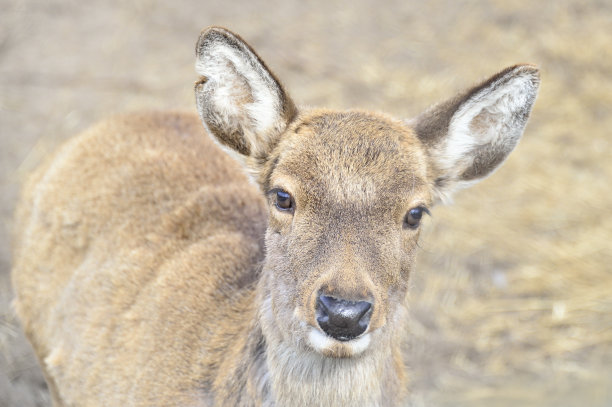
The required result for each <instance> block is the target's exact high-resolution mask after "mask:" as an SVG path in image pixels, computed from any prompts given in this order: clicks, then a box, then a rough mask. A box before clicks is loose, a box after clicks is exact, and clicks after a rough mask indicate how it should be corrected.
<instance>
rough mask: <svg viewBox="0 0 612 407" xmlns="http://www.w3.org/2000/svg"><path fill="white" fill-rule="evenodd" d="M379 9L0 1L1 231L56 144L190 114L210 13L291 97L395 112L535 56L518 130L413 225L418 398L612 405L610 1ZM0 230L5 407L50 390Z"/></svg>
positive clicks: (389, 5) (413, 351)
mask: <svg viewBox="0 0 612 407" xmlns="http://www.w3.org/2000/svg"><path fill="white" fill-rule="evenodd" d="M171 4H172V5H171ZM381 4H382V3H380V2H375V1H367V0H355V1H350V2H349V1H341V2H325V1H323V0H321V1H313V2H275V3H274V4H272V3H261V4H255V3H253V2H246V1H245V2H232V3H228V2H221V1H218V2H217V1H212V0H209V1H198V2H195V1H185V2H181V4H180V5H178V4H177V3H175V2H168V3H161V2H159V3H157V2H153V1H136V2H115V4H113V2H101V1H93V2H87V4H85V3H79V2H71V1H59V0H54V1H45V2H42V1H40V0H29V1H25V2H23V1H12V0H0V8H1V9H2V10H3V12H2V14H0V146H1V147H0V160H1V162H0V164H1V166H0V170H1V171H0V181H1V184H0V187H1V188H2V189H1V191H0V195H1V196H0V209H1V210H2V212H1V216H2V221H3V223H4V224H5V226H6V229H7V230H8V228H10V214H11V212H12V208H13V205H14V202H15V196H16V189H17V184H18V181H19V180H20V179H21V178H22V176H23V173H25V172H26V171H27V169H28V168H31V166H32V165H33V163H35V162H36V161H37V160H38V159H39V158H40V156H42V155H44V153H45V152H46V151H48V150H49V149H51V148H52V147H53V146H55V145H56V144H57V143H58V142H59V141H60V140H61V139H63V138H65V137H67V136H68V135H70V134H72V133H74V132H76V131H77V130H79V129H82V128H84V127H85V126H86V125H87V124H89V123H91V122H92V121H94V119H98V118H101V117H104V116H106V115H107V114H109V113H111V112H117V111H123V110H133V109H140V108H187V109H192V104H193V103H192V95H191V86H192V82H193V80H194V79H195V74H194V73H193V69H192V58H193V56H192V54H193V44H194V42H195V39H196V36H197V33H198V31H199V29H200V28H202V27H203V26H206V25H209V24H219V25H227V26H228V27H230V28H232V29H234V30H236V31H238V32H240V33H241V34H242V35H243V36H244V37H245V38H246V39H247V40H250V41H251V42H252V43H253V45H254V46H255V47H256V48H257V49H258V50H260V51H261V54H262V56H263V57H264V59H266V61H268V62H269V65H270V66H271V67H272V68H273V69H275V71H276V72H277V73H278V76H279V77H281V78H283V79H284V80H285V82H286V85H287V88H288V89H289V90H290V92H291V93H292V94H293V96H294V98H295V99H296V101H298V102H299V103H305V104H308V105H327V106H330V107H338V108H348V107H364V108H372V109H378V110H386V111H389V112H391V113H393V114H395V115H396V116H399V117H402V116H409V115H412V114H416V113H418V112H419V110H420V109H422V108H424V107H425V106H426V105H428V104H429V103H433V102H435V101H436V100H438V99H440V98H444V97H446V96H449V95H450V94H451V92H453V91H455V90H457V89H459V88H461V87H463V86H465V85H467V84H469V83H471V82H474V81H475V80H477V79H479V78H482V77H484V76H486V75H488V74H490V73H493V72H494V71H496V70H499V69H501V68H503V67H504V66H507V65H512V64H514V63H517V62H533V63H536V64H538V65H540V66H541V68H542V89H541V93H540V96H539V99H538V101H537V103H536V107H535V110H534V113H533V116H532V119H531V121H530V124H529V125H528V128H527V131H526V136H525V139H524V140H523V141H522V142H521V144H520V145H519V147H518V149H517V151H516V152H515V153H513V155H512V156H511V158H510V159H509V160H508V162H507V163H506V164H505V165H504V167H503V168H502V169H501V170H500V171H498V172H497V173H496V174H495V175H494V176H493V177H491V178H490V179H488V180H487V181H485V182H483V183H482V184H481V185H479V186H477V187H475V188H473V189H472V190H470V191H465V192H462V193H460V194H459V195H458V196H457V199H456V203H455V205H453V206H451V207H439V208H436V210H435V212H434V219H432V220H430V221H428V223H427V224H426V233H425V235H424V236H423V239H422V242H421V245H422V246H423V252H422V255H421V257H420V261H419V270H418V272H416V273H415V275H414V276H413V289H412V318H411V322H410V333H411V336H410V337H411V340H410V344H409V350H410V355H411V366H412V369H413V391H414V394H415V396H414V402H415V404H416V405H420V404H425V405H439V406H447V405H449V406H450V405H452V406H487V407H490V406H511V405H512V406H515V405H522V406H553V405H555V406H583V405H589V406H606V405H611V404H612V390H610V388H611V385H612V367H611V366H612V295H610V293H611V291H612V243H611V241H612V216H610V215H612V193H610V192H609V191H610V184H611V182H612V140H611V139H610V134H609V133H610V130H609V129H611V128H612V115H611V114H610V107H611V106H612V80H611V78H610V75H611V74H612V55H611V53H612V48H611V47H610V44H611V43H612V38H611V37H612V34H611V31H610V27H612V4H611V3H610V2H609V1H603V0H602V1H595V0H593V1H588V2H584V1H583V2H578V1H576V2H572V1H569V0H561V1H556V2H532V1H527V0H520V1H514V2H506V1H501V0H497V1H490V2H472V1H441V0H440V1H433V2H418V3H415V4H410V3H409V2H403V1H399V0H391V1H388V2H385V3H384V4H385V6H384V7H383V6H382V5H381ZM30 151H31V153H30V154H28V152H30ZM26 158H27V159H26ZM6 236H7V235H6V234H5V235H3V236H2V237H0V243H1V244H0V247H1V249H0V267H1V269H0V283H1V284H0V405H5V404H6V405H23V406H30V405H36V404H37V403H44V400H45V398H44V394H43V393H40V394H39V390H38V389H39V388H40V387H39V386H40V377H39V376H37V374H38V373H37V371H36V370H34V369H33V368H32V366H34V365H35V362H34V361H33V359H31V356H29V354H28V353H27V347H26V346H25V345H24V344H23V342H22V341H23V338H22V337H21V336H20V335H18V328H17V326H16V323H15V321H14V320H13V319H12V316H11V313H10V311H9V308H8V302H9V296H10V291H9V289H8V283H7V282H8V269H9V250H8V244H7V241H8V240H7V239H8V238H7V237H6ZM1 355H3V356H1ZM5 367H6V368H5ZM4 372H6V375H5V376H3V374H4ZM37 386H38V387H37ZM5 388H6V389H7V390H6V391H5ZM2 394H6V396H4V398H3V396H2ZM41 394H43V395H41ZM3 403H4V404H3Z"/></svg>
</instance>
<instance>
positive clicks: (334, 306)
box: [316, 295, 372, 341]
mask: <svg viewBox="0 0 612 407" xmlns="http://www.w3.org/2000/svg"><path fill="white" fill-rule="evenodd" d="M316 313H317V322H318V323H319V326H320V327H321V329H323V331H324V332H325V333H326V334H328V335H329V336H331V337H333V338H335V339H338V340H340V341H348V340H351V339H354V338H356V337H357V336H359V335H361V334H362V333H364V332H365V331H366V329H367V328H368V324H369V323H370V316H371V315H372V304H371V303H370V302H368V301H348V300H343V299H338V298H334V297H330V296H327V295H320V296H319V298H318V299H317V308H316Z"/></svg>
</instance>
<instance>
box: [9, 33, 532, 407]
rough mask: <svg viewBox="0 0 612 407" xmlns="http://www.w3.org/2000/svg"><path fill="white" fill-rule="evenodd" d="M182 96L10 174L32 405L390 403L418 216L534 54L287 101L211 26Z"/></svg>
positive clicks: (455, 179)
mask: <svg viewBox="0 0 612 407" xmlns="http://www.w3.org/2000/svg"><path fill="white" fill-rule="evenodd" d="M195 68H196V71H197V73H198V75H199V80H198V81H197V82H196V84H195V100H196V107H197V113H198V114H195V112H194V113H189V112H145V113H131V114H126V115H121V116H116V117H113V118H111V119H107V120H105V121H103V122H101V123H99V124H97V125H94V127H92V128H90V129H88V130H85V131H84V132H83V133H81V134H80V135H78V136H76V137H74V138H71V139H68V141H66V142H65V144H63V145H62V146H61V147H60V148H59V149H58V150H57V152H56V153H54V154H53V155H52V156H51V157H50V158H49V159H48V160H47V161H45V162H44V163H43V164H42V165H41V166H40V167H38V168H37V169H36V170H35V171H34V172H33V173H32V174H31V175H30V176H29V178H28V180H27V181H26V182H25V184H24V186H23V188H22V194H21V198H20V200H19V203H18V205H17V209H16V227H15V233H14V235H15V238H14V250H13V253H14V255H13V270H12V279H13V280H12V281H13V286H14V291H15V301H14V308H15V311H16V313H17V316H18V317H19V319H20V321H21V322H22V325H23V329H24V331H25V333H26V336H27V338H28V340H29V341H30V343H31V344H32V347H33V349H34V350H35V353H36V356H37V358H38V360H39V363H40V365H41V366H42V369H43V372H44V376H45V379H46V382H47V384H48V388H49V392H50V397H51V399H52V402H53V405H54V406H56V407H57V406H182V407H196V406H399V405H405V404H406V403H407V402H408V400H409V390H408V380H409V377H408V376H409V374H408V373H407V369H408V366H409V363H410V361H409V360H407V358H406V355H405V354H404V353H403V352H404V351H403V348H402V343H403V341H405V339H406V337H407V335H408V332H407V328H406V325H407V319H408V312H407V307H408V297H409V295H408V289H409V277H410V275H411V273H412V272H413V269H414V267H415V259H416V255H417V249H418V239H419V234H420V229H421V227H420V226H421V223H422V220H423V218H424V216H427V215H429V214H430V212H431V210H432V207H433V206H434V205H436V204H438V203H444V202H446V201H448V199H449V197H450V196H452V193H453V192H455V191H457V190H459V189H462V188H465V187H469V186H471V185H473V184H475V183H477V182H478V181H480V180H482V179H484V178H486V177H487V176H488V175H490V174H491V173H492V172H493V171H494V170H496V169H497V168H498V167H499V166H500V165H501V164H502V162H504V161H505V159H506V158H507V157H508V154H509V153H510V152H511V151H512V150H513V149H514V147H515V146H516V145H517V143H518V142H519V139H520V138H521V137H522V134H523V132H524V129H525V126H526V123H527V120H528V117H529V116H530V112H531V109H532V106H533V104H534V101H535V98H536V95H537V92H538V87H539V83H540V75H539V70H538V68H537V67H535V66H533V65H529V64H522V65H516V66H512V67H509V68H506V69H504V70H502V71H501V72H499V73H497V74H495V75H493V76H492V77H490V78H489V79H487V80H485V81H483V82H481V83H479V84H478V85H476V86H474V87H471V88H470V89H468V90H465V91H462V92H460V93H458V94H457V95H455V96H454V97H452V98H450V99H448V100H446V101H443V102H441V103H438V104H436V105H434V106H433V107H430V108H428V109H426V110H425V111H424V112H423V113H421V114H419V115H417V116H416V117H414V118H412V119H407V120H404V119H402V120H399V119H395V118H392V117H390V116H388V115H386V114H383V113H376V112H370V111H364V110H347V111H344V110H332V109H323V108H299V109H298V107H296V105H295V104H294V102H293V101H292V99H291V98H290V97H289V95H288V93H287V92H286V90H285V88H284V86H283V85H282V84H281V82H280V81H279V80H278V79H277V77H276V76H275V75H274V74H273V73H272V71H271V70H270V69H269V68H268V67H267V65H266V64H265V63H264V62H263V61H262V59H261V58H260V57H259V56H258V54H257V53H256V52H255V51H254V50H253V48H251V46H250V45H248V44H247V43H246V42H245V41H244V40H243V39H242V38H241V37H240V36H238V35H237V34H234V33H233V32H231V31H229V30H227V29H225V28H221V27H209V28H207V29H204V30H203V31H202V32H201V34H200V36H199V39H198V41H197V45H196V64H195Z"/></svg>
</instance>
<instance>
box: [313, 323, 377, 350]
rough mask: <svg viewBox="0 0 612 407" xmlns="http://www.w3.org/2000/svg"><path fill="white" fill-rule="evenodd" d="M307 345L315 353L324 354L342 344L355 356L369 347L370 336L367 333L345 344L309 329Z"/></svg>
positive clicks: (314, 329) (316, 330)
mask: <svg viewBox="0 0 612 407" xmlns="http://www.w3.org/2000/svg"><path fill="white" fill-rule="evenodd" d="M308 344H309V345H310V346H312V348H313V349H315V350H316V351H317V352H320V353H325V352H326V351H329V350H330V349H332V348H333V347H334V346H337V345H338V344H342V346H345V347H346V348H348V350H349V351H350V353H351V355H352V356H357V355H359V354H360V353H362V352H363V351H365V350H366V349H367V348H368V346H370V334H369V333H367V334H365V335H363V336H360V337H359V338H356V339H352V340H350V341H346V342H340V341H336V340H335V339H333V338H330V337H329V336H327V335H325V334H324V333H323V332H321V331H319V330H318V329H316V328H310V332H309V333H308Z"/></svg>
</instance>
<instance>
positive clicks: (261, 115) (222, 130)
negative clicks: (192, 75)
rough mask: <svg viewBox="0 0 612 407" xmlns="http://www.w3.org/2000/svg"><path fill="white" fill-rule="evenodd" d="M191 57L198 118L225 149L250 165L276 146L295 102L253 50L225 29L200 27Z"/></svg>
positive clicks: (291, 118) (289, 118)
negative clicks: (194, 64)
mask: <svg viewBox="0 0 612 407" xmlns="http://www.w3.org/2000/svg"><path fill="white" fill-rule="evenodd" d="M196 56H197V60H196V71H197V73H198V74H200V75H201V79H200V80H199V81H198V82H197V83H196V86H195V94H196V103H197V108H198V112H199V114H200V117H201V119H202V122H203V123H204V125H205V126H206V128H207V129H208V131H209V133H211V135H213V136H214V138H216V140H217V141H218V142H219V143H220V144H221V146H222V147H224V149H225V150H226V151H229V152H230V153H232V154H231V155H232V156H236V153H237V155H238V157H237V158H238V159H239V160H240V161H242V162H243V163H245V164H246V165H247V166H249V167H252V166H253V165H255V163H256V162H257V161H262V159H265V157H266V156H267V155H268V154H269V153H270V151H271V150H272V148H273V147H274V146H275V145H276V143H277V142H278V138H279V136H280V134H281V133H282V132H283V131H284V130H285V129H286V127H287V125H288V124H289V122H291V120H293V118H294V117H295V116H296V114H297V111H296V108H295V105H294V104H293V102H292V101H291V99H290V98H289V96H288V95H287V94H286V93H285V90H284V89H283V87H282V85H281V84H280V82H279V81H278V80H277V79H276V77H275V76H274V74H273V73H272V72H271V71H270V70H269V69H268V68H267V67H266V65H265V64H264V63H263V61H262V60H261V59H260V58H259V56H257V54H256V53H255V51H253V49H252V48H251V47H250V46H249V45H248V44H247V43H246V42H244V41H243V40H242V39H241V38H240V37H239V36H238V35H236V34H234V33H232V32H230V31H228V30H226V29H224V28H220V27H211V28H207V29H205V30H204V31H202V33H201V34H200V38H199V40H198V43H197V46H196ZM251 170H256V169H255V168H251Z"/></svg>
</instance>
